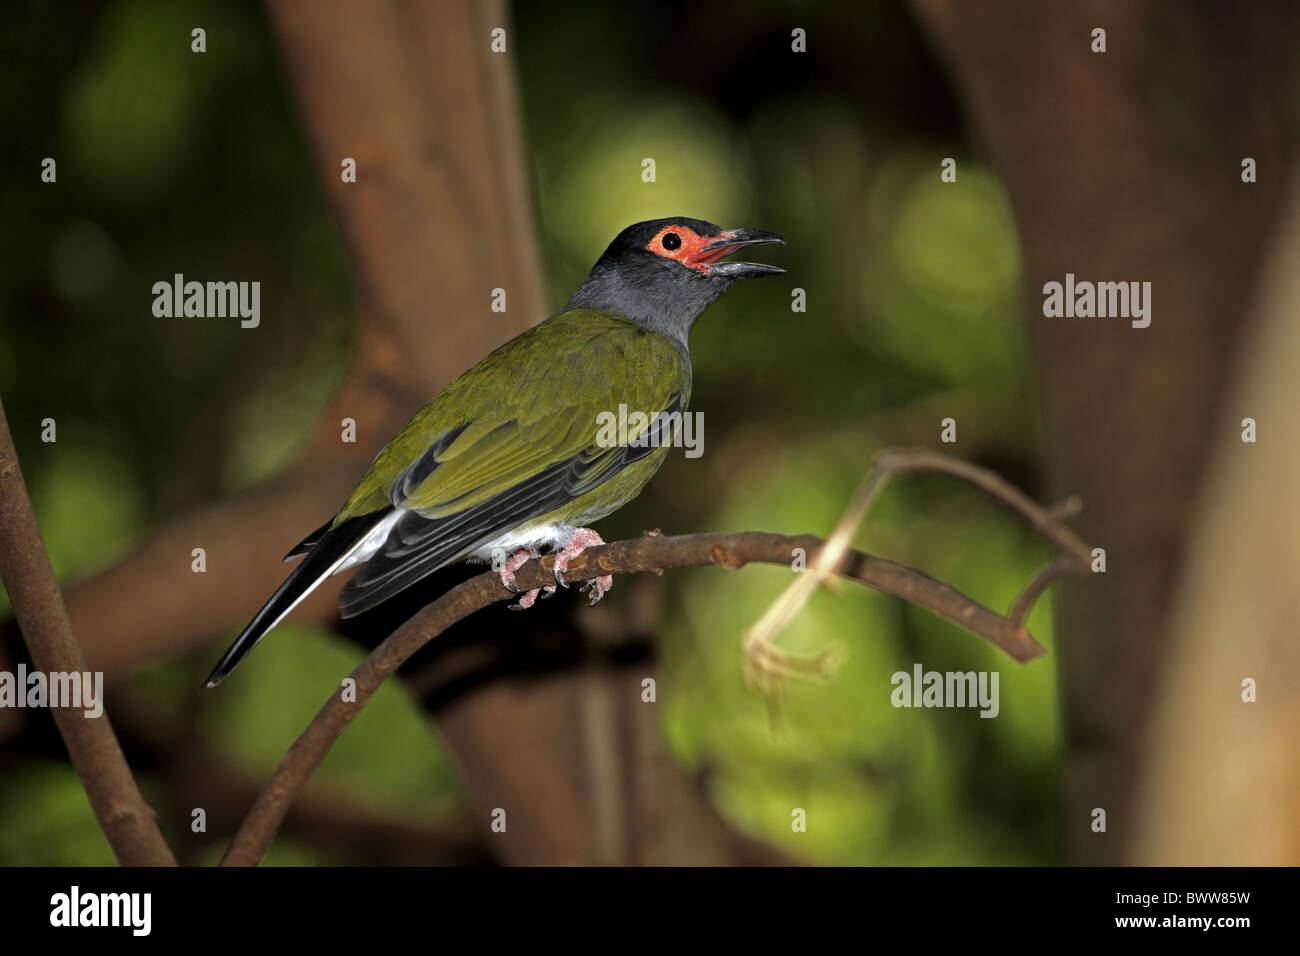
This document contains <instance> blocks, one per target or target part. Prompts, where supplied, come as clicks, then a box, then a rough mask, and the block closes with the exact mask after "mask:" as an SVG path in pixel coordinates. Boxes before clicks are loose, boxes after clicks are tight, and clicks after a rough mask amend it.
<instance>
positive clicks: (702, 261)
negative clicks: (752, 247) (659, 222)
mask: <svg viewBox="0 0 1300 956" xmlns="http://www.w3.org/2000/svg"><path fill="white" fill-rule="evenodd" d="M673 236H676V237H677V241H676V242H674V241H673V239H672V237H673ZM714 238H716V237H711V236H701V235H700V234H699V233H697V232H695V231H694V230H693V229H688V228H687V227H686V226H665V227H664V228H662V229H660V230H659V232H658V233H657V234H656V235H655V237H654V238H653V239H651V240H650V241H649V242H648V243H646V249H648V250H649V251H651V252H653V253H654V254H655V255H657V256H662V257H663V258H665V259H675V260H676V261H678V262H680V263H681V264H682V265H685V266H690V267H691V268H692V269H696V270H698V271H700V272H708V271H709V263H711V262H717V261H718V260H719V259H721V258H722V257H723V256H725V255H726V254H727V253H728V252H729V251H730V250H728V249H713V250H710V251H709V252H703V251H702V250H703V248H704V247H705V246H707V245H708V244H709V243H710V242H713V240H714ZM674 246H676V248H673V247H674Z"/></svg>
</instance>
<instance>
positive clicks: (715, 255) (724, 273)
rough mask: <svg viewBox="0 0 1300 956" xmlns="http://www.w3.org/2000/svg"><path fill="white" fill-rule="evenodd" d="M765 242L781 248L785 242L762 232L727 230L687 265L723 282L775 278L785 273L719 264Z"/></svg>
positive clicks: (764, 267)
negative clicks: (762, 277)
mask: <svg viewBox="0 0 1300 956" xmlns="http://www.w3.org/2000/svg"><path fill="white" fill-rule="evenodd" d="M768 242H778V243H780V244H781V245H785V240H784V239H782V238H781V237H780V236H778V235H777V234H776V233H774V232H768V231H766V230H765V229H728V230H727V231H726V232H724V233H721V234H719V235H718V236H717V237H715V238H714V239H713V241H712V242H709V243H707V244H706V245H704V246H701V247H700V250H699V251H698V252H697V253H695V255H693V256H692V257H691V258H690V260H689V261H688V264H689V265H691V266H694V267H696V268H700V267H701V266H704V267H705V268H704V269H702V270H701V271H704V272H707V273H708V274H709V275H711V276H721V277H723V278H725V279H757V278H758V277H759V276H775V275H780V274H781V273H783V272H785V270H784V269H781V268H778V267H777V266H768V265H763V264H762V263H759V262H721V261H720V260H721V259H723V258H724V257H726V256H729V255H731V254H732V253H733V252H735V251H736V250H737V249H743V248H745V247H746V246H757V245H762V244H763V243H768Z"/></svg>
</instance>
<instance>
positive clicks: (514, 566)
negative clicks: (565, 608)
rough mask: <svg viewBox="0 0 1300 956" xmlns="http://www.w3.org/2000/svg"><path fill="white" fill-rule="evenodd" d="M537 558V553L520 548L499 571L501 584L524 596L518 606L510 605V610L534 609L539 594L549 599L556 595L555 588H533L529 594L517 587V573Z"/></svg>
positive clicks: (508, 589) (507, 559)
mask: <svg viewBox="0 0 1300 956" xmlns="http://www.w3.org/2000/svg"><path fill="white" fill-rule="evenodd" d="M535 557H537V551H535V550H533V549H531V548H520V549H519V550H518V551H516V552H515V553H514V554H512V555H510V557H508V558H506V559H505V560H504V561H503V562H501V567H500V568H499V569H498V570H497V574H498V575H500V577H501V583H502V585H504V586H505V588H506V590H507V591H511V592H513V593H515V594H519V595H522V597H520V598H519V603H518V604H512V605H510V610H512V611H524V610H527V609H528V608H530V607H532V606H533V604H535V603H536V601H537V597H538V594H539V593H540V594H541V596H542V597H543V598H548V597H550V596H551V595H552V594H554V593H555V588H554V587H553V586H552V587H548V588H545V589H543V588H533V589H532V590H531V591H528V592H527V593H525V592H524V591H522V590H520V589H519V588H517V587H515V572H516V571H518V570H519V569H520V568H522V567H523V566H524V565H525V564H527V563H528V562H529V561H530V560H531V559H533V558H535Z"/></svg>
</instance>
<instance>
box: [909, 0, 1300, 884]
mask: <svg viewBox="0 0 1300 956" xmlns="http://www.w3.org/2000/svg"><path fill="white" fill-rule="evenodd" d="M914 7H915V8H916V10H917V12H918V13H919V14H920V18H921V20H922V22H923V24H924V26H925V27H926V28H927V30H928V32H929V34H930V35H931V37H932V38H933V41H934V43H935V45H936V47H937V48H938V50H939V52H940V54H941V56H942V58H943V59H944V60H945V61H946V63H947V64H948V66H949V68H950V69H951V71H952V73H953V76H954V78H955V81H956V87H957V89H958V91H959V93H960V95H961V96H962V98H963V99H964V100H965V102H966V107H967V111H968V114H969V116H970V120H971V122H972V125H973V127H974V129H975V130H976V132H977V134H978V137H979V139H980V140H981V141H982V142H983V144H984V145H985V147H986V148H987V150H988V153H989V156H990V157H991V159H992V162H993V164H994V166H995V167H996V169H997V170H998V172H999V173H1000V174H1001V176H1002V178H1003V180H1004V182H1005V183H1006V185H1007V189H1008V191H1009V195H1010V199H1011V203H1012V206H1013V208H1014V211H1015V214H1016V217H1017V220H1018V224H1019V229H1020V236H1021V244H1022V249H1023V257H1024V269H1025V280H1026V295H1027V303H1028V309H1029V327H1030V334H1031V338H1032V341H1033V345H1034V348H1035V353H1036V357H1037V362H1038V375H1039V379H1040V389H1041V394H1042V405H1043V416H1044V426H1045V430H1046V444H1047V448H1048V452H1049V468H1050V473H1051V477H1052V479H1053V482H1054V483H1055V484H1056V485H1057V486H1058V487H1065V488H1068V489H1069V490H1070V491H1072V492H1077V493H1078V494H1079V495H1080V496H1081V497H1082V498H1083V499H1084V501H1086V502H1087V505H1088V507H1087V510H1086V512H1085V515H1084V517H1083V520H1082V521H1081V523H1080V531H1081V534H1082V535H1083V536H1084V537H1085V538H1087V539H1088V540H1089V541H1090V542H1092V543H1093V544H1095V545H1097V546H1100V547H1104V548H1105V549H1106V551H1107V555H1108V568H1109V570H1108V572H1107V573H1106V574H1105V575H1104V576H1102V577H1101V579H1100V580H1094V581H1089V582H1088V584H1087V590H1086V591H1085V590H1084V588H1083V587H1082V586H1080V585H1078V584H1073V585H1072V584H1068V583H1067V585H1066V586H1065V587H1064V588H1063V589H1062V592H1061V596H1060V600H1059V601H1058V602H1057V605H1056V606H1057V622H1058V640H1059V641H1060V644H1061V648H1062V660H1063V661H1064V662H1065V670H1064V672H1063V678H1064V681H1065V704H1066V724H1067V730H1068V741H1069V748H1070V752H1069V759H1068V766H1067V784H1066V804H1065V816H1064V819H1065V828H1066V834H1067V853H1068V856H1069V858H1070V859H1071V860H1072V861H1074V862H1078V863H1102V862H1118V860H1119V858H1120V855H1121V852H1122V850H1121V848H1122V847H1123V846H1124V844H1125V843H1127V842H1130V841H1131V840H1132V838H1133V836H1134V833H1133V814H1132V809H1133V807H1132V793H1133V786H1134V776H1135V773H1136V771H1137V766H1138V762H1139V751H1138V746H1137V741H1138V740H1139V739H1140V736H1141V734H1142V732H1143V729H1144V727H1145V725H1146V721H1147V719H1148V717H1149V715H1150V706H1151V701H1152V699H1153V694H1152V690H1153V688H1154V687H1155V686H1156V684H1157V682H1158V680H1159V679H1160V677H1161V672H1162V667H1163V662H1164V661H1165V660H1166V659H1167V651H1168V635H1169V611H1170V603H1171V599H1172V596H1173V589H1174V585H1175V582H1176V580H1177V578H1178V574H1179V571H1180V569H1181V566H1182V563H1183V560H1184V554H1185V548H1186V540H1185V533H1186V531H1185V529H1186V528H1187V526H1188V522H1189V518H1190V516H1191V514H1192V509H1193V505H1194V502H1195V499H1196V495H1197V493H1198V491H1199V489H1200V486H1201V482H1202V479H1203V475H1204V472H1205V463H1206V457H1207V454H1206V452H1207V448H1208V447H1209V444H1210V443H1211V442H1212V440H1213V439H1212V437H1211V436H1213V435H1214V430H1215V429H1216V427H1218V425H1219V424H1220V416H1219V412H1220V411H1221V409H1222V400H1223V390H1224V384H1225V378H1226V374H1227V368H1228V366H1229V363H1230V361H1231V359H1232V356H1233V354H1234V353H1235V352H1236V350H1237V347H1238V343H1239V340H1240V338H1241V336H1242V334H1243V332H1244V331H1245V329H1246V327H1247V325H1248V311H1249V307H1250V303H1251V300H1252V295H1253V288H1254V282H1255V279H1256V272H1257V263H1258V260H1259V258H1260V255H1261V252H1262V250H1263V249H1264V247H1265V243H1266V242H1267V239H1268V236H1269V234H1270V231H1271V228H1272V226H1273V224H1274V219H1275V210H1276V208H1277V206H1278V204H1279V202H1280V200H1281V197H1282V190H1283V188H1284V186H1285V185H1286V179H1287V172H1288V171H1289V170H1290V168H1291V164H1290V160H1291V159H1292V158H1293V157H1294V155H1295V142H1296V117H1295V115H1294V113H1293V111H1291V109H1290V107H1289V106H1288V102H1289V99H1290V97H1291V95H1292V93H1293V91H1294V89H1295V79H1294V70H1293V68H1292V64H1293V63H1294V62H1295V52H1296V51H1295V47H1296V44H1297V42H1298V41H1297V38H1300V22H1297V16H1298V11H1300V8H1297V7H1296V6H1295V5H1291V4H1264V3H1261V4H1249V5H1245V6H1242V5H1237V6H1224V5H1221V4H1214V3H1172V2H1154V0H1125V2H1101V0H1093V2H1090V3H1079V4H1063V3H1062V4H1056V3H1042V2H1039V0H1007V2H1003V3H999V4H996V5H993V4H972V3H964V2H960V0H914ZM1095 27H1102V28H1104V29H1106V31H1107V44H1108V49H1107V52H1105V53H1093V52H1091V50H1090V43H1091V31H1092V30H1093V28H1095ZM1247 156H1249V157H1253V158H1254V159H1255V160H1256V161H1257V163H1258V169H1259V171H1260V175H1259V181H1258V182H1257V183H1253V184H1245V183H1243V182H1242V181H1241V162H1242V159H1243V158H1244V157H1247ZM1067 272H1072V273H1074V274H1075V275H1076V277H1077V278H1079V279H1081V280H1082V279H1086V280H1091V281H1103V280H1113V281H1123V280H1139V281H1150V282H1151V283H1152V304H1153V310H1152V322H1151V326H1150V327H1149V328H1146V329H1134V328H1131V327H1130V326H1129V324H1128V322H1126V321H1122V320H1117V319H1061V318H1057V319H1048V318H1044V317H1043V316H1042V314H1041V311H1040V310H1041V306H1042V302H1043V292H1042V288H1043V285H1044V283H1046V282H1049V281H1057V282H1062V281H1064V279H1065V275H1066V273H1067ZM1094 807H1103V808H1105V809H1106V810H1107V813H1108V821H1109V834H1108V835H1106V836H1100V835H1096V834H1093V833H1092V832H1091V830H1090V827H1089V823H1090V821H1091V815H1090V814H1091V810H1092V808H1094Z"/></svg>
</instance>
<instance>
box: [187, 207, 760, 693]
mask: <svg viewBox="0 0 1300 956" xmlns="http://www.w3.org/2000/svg"><path fill="white" fill-rule="evenodd" d="M767 243H780V244H784V240H783V239H782V238H781V237H780V236H778V235H777V234H776V233H774V232H767V231H765V230H761V229H723V228H721V227H719V226H716V225H714V224H713V223H710V222H706V221H704V220H701V219H691V218H687V217H681V216H677V217H672V218H666V219H653V220H649V221H646V222H638V223H635V224H633V225H631V226H628V227H627V228H626V229H624V230H623V231H622V232H620V233H619V234H618V235H617V236H616V237H615V238H614V240H613V241H612V242H611V243H610V244H609V246H608V247H607V248H606V249H605V251H604V253H603V254H601V256H600V258H599V259H597V260H596V263H595V265H594V266H593V267H592V269H591V272H590V273H589V274H588V276H587V278H586V279H585V280H584V281H583V282H582V284H581V285H580V286H579V287H578V289H577V291H576V292H574V293H573V295H572V297H571V298H570V299H569V300H568V302H567V303H566V304H565V305H564V307H563V308H562V309H561V310H560V312H558V313H557V314H555V315H553V316H551V317H550V318H548V319H545V320H543V321H542V322H539V323H538V324H537V325H534V326H533V327H532V328H530V329H528V330H527V331H525V332H523V333H521V334H520V335H518V336H516V337H515V338H513V339H511V340H510V341H508V342H506V343H505V344H504V345H501V346H500V347H498V348H497V349H495V350H494V351H492V352H491V353H489V354H488V355H487V356H486V357H484V358H483V359H482V360H480V361H479V362H478V364H476V365H474V366H473V367H472V368H470V369H469V370H468V371H466V372H464V373H463V374H462V375H461V376H460V377H459V378H456V379H455V380H454V381H452V382H451V383H450V384H448V385H447V386H445V387H444V388H443V389H442V390H441V391H440V392H438V393H437V394H436V395H435V396H434V397H433V399H432V400H431V401H429V402H428V404H426V405H425V406H424V407H423V408H421V409H420V410H419V411H418V412H416V414H415V415H414V417H412V418H411V420H410V422H408V423H407V424H406V426H405V427H404V428H403V429H402V430H401V431H400V432H399V433H398V434H397V435H396V436H395V437H394V438H393V439H392V441H390V442H389V443H388V444H387V445H385V446H384V448H383V449H382V450H381V451H380V452H379V454H378V455H376V456H375V459H374V461H373V462H372V463H371V466H370V469H369V471H368V472H367V473H366V475H365V477H364V478H362V479H361V482H360V484H358V485H357V487H356V489H355V490H354V491H353V492H352V494H351V496H349V498H348V499H347V501H346V502H345V503H344V504H343V507H342V508H340V509H339V511H338V512H337V513H336V514H335V515H334V517H333V518H331V519H330V520H329V521H328V522H326V523H325V524H323V525H322V526H321V527H320V528H318V529H316V530H315V531H314V532H312V533H311V534H309V535H308V536H307V537H306V538H304V539H303V540H302V541H301V542H299V544H298V545H297V546H296V547H294V548H293V549H292V550H291V551H290V552H289V553H288V554H287V555H286V556H285V561H290V560H293V559H295V558H301V561H300V562H299V563H298V564H297V566H296V567H295V568H294V569H293V571H292V572H291V573H290V574H289V576H288V577H287V578H286V579H285V580H284V583H282V584H281V585H280V587H279V588H278V589H277V590H276V591H275V593H274V594H272V595H271V597H270V598H269V599H268V600H267V602H266V603H265V605H263V607H262V609H261V610H260V611H258V612H257V614H256V615H255V616H254V617H253V619H252V620H251V621H250V622H249V623H248V626H247V627H245V628H244V629H243V631H242V632H241V633H240V634H239V636H238V637H237V638H236V639H235V641H234V643H233V644H231V646H230V648H229V649H228V650H227V651H226V653H225V654H224V655H223V656H222V658H221V660H220V661H218V662H217V664H216V666H215V667H214V668H213V669H212V672H211V673H210V674H209V675H208V677H207V680H206V681H205V686H207V687H215V686H216V685H217V684H219V683H221V682H222V681H223V680H225V679H226V678H227V677H228V676H230V673H231V672H232V671H233V670H234V669H235V667H236V666H237V665H238V664H239V663H240V661H241V660H243V658H244V657H245V655H247V654H248V652H249V651H251V650H252V649H253V647H254V645H256V644H257V642H258V641H260V640H261V639H262V638H263V637H264V636H265V635H266V634H267V632H269V631H270V630H271V629H272V628H274V627H275V626H276V625H277V624H279V623H280V622H281V621H282V620H284V618H285V616H286V615H288V614H289V612H290V611H292V610H293V609H294V608H295V607H296V606H297V605H298V604H299V603H300V602H301V601H302V600H303V599H304V598H306V597H307V595H308V594H310V593H311V592H312V591H313V590H314V589H315V588H316V587H318V586H319V585H320V584H321V582H323V581H324V580H325V579H326V578H328V577H330V576H331V575H334V574H339V573H341V572H343V571H346V570H349V569H351V568H354V567H357V566H360V570H359V571H358V572H357V573H356V574H355V575H354V576H353V577H352V579H351V580H350V581H349V582H348V583H347V584H346V585H345V586H344V587H343V590H342V591H341V593H340V594H339V609H340V612H341V614H342V616H343V617H344V618H348V617H352V616H354V615H357V614H360V613H362V612H363V611H367V610H369V609H371V608H373V607H375V606H376V605H378V604H380V603H381V602H383V601H385V600H387V599H388V598H390V597H392V596H393V595H394V594H396V593H397V592H399V591H402V590H403V589H405V588H408V587H410V586H412V585H413V584H415V583H416V582H418V581H420V580H421V579H423V578H424V577H426V576H427V575H429V574H432V573H433V572H434V571H437V570H438V569H440V568H443V567H446V566H447V565H449V564H453V563H456V562H461V561H469V562H477V563H491V564H492V567H493V569H494V570H495V571H496V572H497V573H498V575H499V576H500V579H501V583H502V584H503V585H505V586H506V587H507V588H508V589H509V590H511V591H512V592H514V593H516V594H518V595H520V597H519V599H518V602H517V603H516V604H514V605H512V607H513V608H515V609H519V610H522V609H525V608H528V607H531V606H532V605H533V604H534V602H535V601H536V600H537V599H538V597H539V595H540V596H541V597H550V596H551V595H553V594H554V593H556V588H557V587H560V586H563V587H566V588H567V587H568V586H569V585H568V584H567V583H566V582H565V581H564V580H563V578H562V574H563V573H564V571H565V570H567V568H568V566H569V563H570V562H571V561H573V559H574V558H576V557H577V556H578V555H579V554H581V553H582V552H583V550H585V549H586V548H589V547H593V546H596V545H599V544H603V543H604V541H603V540H602V539H601V537H600V535H599V534H598V533H597V532H596V531H595V530H594V529H592V528H590V527H588V525H590V524H591V523H592V522H594V521H597V520H598V519H600V518H603V517H605V516H606V515H608V514H610V513H611V512H613V511H615V510H617V509H618V508H621V507H622V506H623V505H625V504H626V503H627V502H629V501H631V500H632V499H633V498H635V497H636V496H637V495H638V494H640V493H641V490H642V488H644V487H645V485H646V483H647V482H648V481H649V480H650V478H651V476H653V475H654V473H655V472H656V471H657V470H658V469H659V466H660V465H661V464H662V463H663V461H664V459H665V458H666V457H667V453H668V448H669V446H670V445H671V444H672V439H673V437H674V435H675V434H677V432H676V429H678V428H680V423H681V415H683V414H685V412H686V410H687V406H688V404H689V402H690V397H691V385H692V371H691V357H690V346H689V342H688V339H689V336H690V332H691V328H692V326H694V324H695V322H696V320H697V319H698V318H699V317H700V315H701V314H702V313H703V312H704V311H705V309H707V308H708V307H709V306H710V305H711V304H712V303H713V302H714V301H716V300H717V298H718V297H719V296H721V295H722V293H723V292H725V291H726V290H727V289H728V288H729V287H730V286H731V285H733V284H734V283H736V282H738V281H740V280H742V279H751V278H758V277H762V276H771V275H779V274H781V273H783V272H784V271H785V270H784V269H781V268H779V267H777V266H770V265H764V264H761V263H752V262H737V261H730V260H728V261H723V260H724V259H726V257H727V256H730V255H731V254H732V253H734V252H736V251H738V250H740V249H743V248H746V247H749V246H755V245H760V244H767ZM620 406H625V407H626V408H627V409H632V410H636V411H641V412H644V416H641V417H638V416H633V415H628V416H627V421H628V424H629V427H628V428H627V429H626V431H625V434H624V435H623V436H620V437H622V438H624V439H625V440H624V441H622V443H621V444H620V443H618V442H616V441H610V440H609V438H608V431H607V432H606V433H605V435H604V437H603V438H602V434H601V430H600V427H599V424H598V422H599V421H600V417H601V413H602V412H608V413H610V414H613V413H614V412H615V411H616V410H618V409H620ZM633 425H635V426H636V427H632V426H633ZM541 549H548V550H549V552H550V553H553V554H554V555H555V580H556V584H555V585H552V586H549V587H546V588H539V589H533V590H530V591H527V592H524V591H522V590H521V589H519V588H517V587H515V585H514V576H515V572H517V571H518V570H519V569H520V568H521V567H522V566H523V565H524V563H526V562H527V561H528V560H529V559H530V558H533V557H537V556H539V555H540V554H541ZM612 586H613V579H612V577H611V576H610V575H608V574H606V575H601V576H599V577H595V578H593V579H591V580H590V581H588V582H587V584H586V585H585V586H584V587H583V589H582V590H584V591H586V590H590V591H591V595H590V603H591V604H595V603H596V602H597V601H599V600H600V599H601V598H602V597H604V595H605V594H606V593H607V592H608V591H609V589H610V588H611V587H612Z"/></svg>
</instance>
